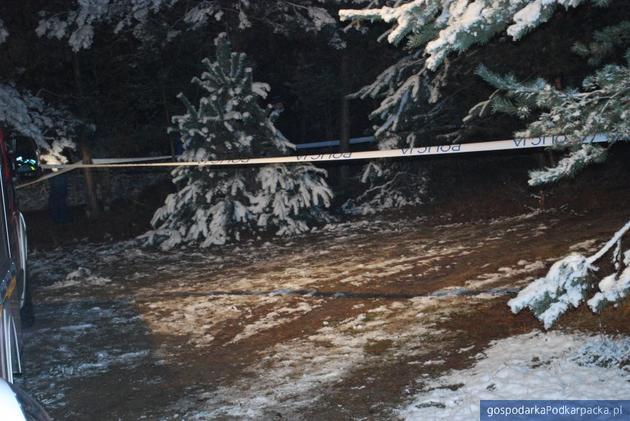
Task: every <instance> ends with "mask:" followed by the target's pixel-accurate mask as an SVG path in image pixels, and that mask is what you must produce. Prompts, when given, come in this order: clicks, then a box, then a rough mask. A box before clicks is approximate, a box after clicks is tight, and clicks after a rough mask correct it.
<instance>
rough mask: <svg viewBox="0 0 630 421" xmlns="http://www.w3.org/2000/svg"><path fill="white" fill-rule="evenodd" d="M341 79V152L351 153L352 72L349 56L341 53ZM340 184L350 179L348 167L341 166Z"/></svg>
mask: <svg viewBox="0 0 630 421" xmlns="http://www.w3.org/2000/svg"><path fill="white" fill-rule="evenodd" d="M339 73H340V75H339V76H340V78H341V112H340V115H339V151H340V152H349V151H350V100H349V99H348V97H347V95H348V94H350V88H351V84H350V72H349V63H348V55H347V54H346V53H345V52H342V53H341V69H340V71H339ZM339 175H340V178H341V180H340V184H341V185H345V184H346V183H347V179H348V165H346V164H343V165H341V169H340V174H339Z"/></svg>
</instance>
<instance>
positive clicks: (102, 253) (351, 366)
mask: <svg viewBox="0 0 630 421" xmlns="http://www.w3.org/2000/svg"><path fill="white" fill-rule="evenodd" d="M623 218H624V215H608V216H607V217H606V218H604V217H602V216H581V217H572V218H571V217H566V216H563V217H562V218H561V217H559V216H556V215H553V214H542V215H529V216H523V217H514V218H506V219H501V220H496V221H491V222H483V223H478V224H466V225H464V224H451V225H442V226H430V225H429V224H427V223H426V222H425V221H424V220H422V219H417V220H401V221H398V222H394V223H385V222H378V221H369V223H368V222H367V221H365V222H357V223H348V224H336V225H331V226H328V227H326V228H325V229H322V230H320V231H318V232H315V233H312V234H310V235H308V236H307V237H306V238H304V239H301V240H294V241H292V242H286V241H285V242H283V241H280V240H278V241H276V242H274V243H273V244H270V243H265V244H249V245H245V246H240V247H236V248H234V247H232V248H225V249H224V250H223V251H222V252H221V253H217V252H216V251H212V252H204V253H199V252H186V251H179V252H173V253H161V252H155V251H146V250H142V249H139V248H137V247H136V246H135V245H134V244H133V243H130V242H127V243H117V244H108V245H90V244H81V245H78V246H76V247H73V248H71V249H56V250H53V251H47V252H39V253H35V254H34V256H33V267H32V275H33V277H34V278H35V279H36V280H37V282H38V283H39V284H40V285H41V286H40V287H39V288H38V290H37V291H36V296H35V300H36V304H37V319H38V322H37V324H36V326H35V327H34V328H33V329H31V330H30V331H29V332H27V335H26V338H25V341H26V353H27V354H26V370H27V374H26V375H25V376H24V378H23V379H22V380H21V382H22V384H23V386H24V387H25V388H26V389H28V390H30V391H31V392H33V393H35V395H36V396H37V397H38V398H40V399H41V400H42V401H43V402H44V404H45V405H46V406H47V407H48V408H49V409H50V410H51V412H52V413H53V415H55V416H56V417H58V418H59V419H117V418H118V417H120V418H121V419H143V418H144V419H177V418H180V417H181V418H183V419H242V418H251V419H269V418H278V419H285V418H286V419H365V418H373V417H375V418H381V419H382V418H397V417H405V416H406V417H409V418H411V419H431V418H434V419H438V418H442V417H444V419H457V417H458V416H459V417H460V418H461V419H469V418H466V416H468V417H470V413H466V412H462V411H464V410H470V408H469V407H470V404H474V402H472V401H474V400H475V399H474V398H475V396H476V395H475V394H478V393H479V390H477V389H475V386H474V385H475V384H476V385H479V384H480V382H479V381H478V378H479V377H478V376H484V375H487V374H488V368H487V367H490V365H489V364H495V363H496V364H495V365H494V367H497V366H498V365H500V364H506V367H509V369H511V370H521V371H527V370H530V372H531V373H530V374H531V376H530V378H534V379H535V378H540V377H541V376H542V378H543V379H544V376H546V375H551V374H550V373H551V372H550V371H549V370H552V369H554V370H561V369H566V367H565V366H560V367H559V368H558V367H556V365H554V364H555V363H554V364H551V363H550V364H542V363H541V364H540V365H538V366H537V367H543V368H542V369H540V368H537V367H533V366H531V364H529V365H528V361H529V362H531V359H532V358H534V357H536V358H539V359H540V360H545V359H546V360H545V361H558V360H562V361H564V360H565V359H566V360H567V362H566V364H573V365H574V366H575V367H586V366H587V365H588V364H586V363H584V361H586V360H588V358H587V357H584V358H582V357H580V355H583V354H584V352H582V351H581V350H582V349H583V346H586V345H588V343H589V341H592V338H589V336H588V335H583V334H582V335H581V334H572V335H568V334H562V333H560V332H554V333H553V334H551V336H548V335H542V334H535V333H529V332H531V331H532V330H533V329H535V328H538V325H537V324H536V323H535V322H534V321H533V320H532V318H531V317H529V316H528V315H519V316H518V317H517V316H513V315H511V313H510V312H509V309H508V308H507V306H506V305H505V302H506V301H507V299H508V298H509V296H510V295H511V294H512V293H513V292H514V291H516V290H517V289H518V288H519V287H520V286H522V285H524V284H525V283H526V282H527V281H529V280H531V279H533V278H534V277H535V276H539V275H541V274H542V273H544V272H545V269H546V267H548V265H549V262H550V261H552V260H553V259H555V258H558V257H561V256H562V255H564V254H566V253H567V252H568V251H569V247H570V246H571V245H572V244H575V243H580V242H582V243H583V244H582V247H584V248H594V247H595V246H596V245H597V243H598V241H592V240H593V239H596V240H602V239H604V238H605V237H606V234H608V233H609V232H610V231H611V230H612V231H614V229H615V226H616V225H615V224H617V223H618V221H622V220H623ZM611 227H612V228H611ZM513 335H521V336H518V337H517V339H508V340H507V341H508V342H502V341H501V340H502V339H503V338H506V337H510V336H513ZM564 336H566V338H567V339H566V340H564V339H562V338H564ZM493 340H497V341H498V342H492V343H491V341H493ZM510 340H511V341H513V342H509V341H510ZM547 340H551V341H561V342H562V341H564V342H563V343H566V346H565V347H564V348H560V349H556V350H554V351H553V352H547V353H540V355H538V354H536V352H537V351H536V349H537V347H538V348H540V341H547ZM606 340H608V339H606ZM610 341H612V342H610V343H612V344H613V345H614V346H616V347H617V348H616V349H617V351H615V352H617V354H615V358H616V359H614V358H613V359H614V361H613V362H609V363H608V364H607V365H606V368H602V367H601V364H599V365H597V364H595V365H596V367H594V366H592V365H593V364H591V366H588V367H586V368H585V370H591V371H589V372H588V373H587V372H585V373H583V375H585V376H586V375H591V376H595V377H594V378H597V375H600V374H601V375H611V374H612V375H614V376H615V378H616V379H618V382H619V384H616V387H617V389H618V390H622V391H623V392H624V393H625V392H626V391H625V390H624V389H623V385H628V384H630V383H628V379H630V376H629V373H628V371H627V368H628V363H630V356H629V355H628V354H629V353H630V351H629V350H630V346H626V345H627V342H623V341H624V339H623V338H621V339H619V338H617V339H616V340H614V341H613V340H610ZM528 344H529V345H528ZM624 344H625V345H624ZM613 345H611V346H613ZM489 346H490V348H488V347H489ZM614 346H613V347H614ZM510 347H516V348H518V349H520V350H521V351H520V352H521V353H520V354H518V355H517V354H515V357H514V358H515V359H514V361H513V364H512V365H510V364H511V363H510V361H506V360H505V358H504V359H503V360H501V359H500V358H498V359H496V361H495V360H491V359H492V358H493V356H496V355H499V354H500V352H499V351H493V350H495V349H496V350H505V349H512V348H510ZM484 350H485V352H486V353H485V354H483V353H480V352H482V351H484ZM493 352H494V353H493ZM528 352H530V354H531V355H530V354H528ZM563 353H564V354H563ZM587 354H588V353H586V354H584V355H587ZM613 354H614V353H613ZM565 356H566V357H565ZM624 356H626V357H627V359H625V360H624V358H625V357H624ZM580 358H581V359H580ZM611 358H612V357H611ZM569 360H570V361H569ZM484 361H490V362H486V363H484ZM571 361H572V362H571ZM624 361H625V362H624ZM484 364H486V365H485V366H484ZM497 364H498V365H497ZM484 367H486V368H484ZM624 367H625V371H624ZM509 369H506V371H505V373H511V372H510V371H509ZM545 370H547V371H545ZM597 370H601V372H600V371H597ZM575 371H576V372H579V370H577V369H576V370H575ZM491 374H492V373H491ZM476 376H477V377H476ZM502 376H503V375H502V374H501V375H499V377H500V378H492V379H487V380H488V384H487V385H485V386H484V387H486V386H487V387H489V389H484V390H486V392H487V393H486V398H491V397H492V396H501V397H503V398H505V397H509V396H511V397H513V398H518V397H525V396H523V395H522V394H521V393H523V392H522V391H523V390H524V389H523V388H525V389H526V388H527V385H524V386H517V385H514V384H512V382H511V381H509V380H505V377H504V376H503V377H502ZM512 377H513V376H512ZM507 378H508V379H509V378H510V377H507ZM501 379H504V380H501ZM469 380H470V381H472V383H471V384H470V385H468V383H467V381H469ZM569 380H570V379H569ZM569 380H566V381H569ZM624 382H625V383H624ZM454 384H457V385H460V384H461V385H462V386H457V387H453V385H454ZM484 384H485V383H484ZM491 385H492V386H491ZM620 385H621V386H620ZM561 386H562V385H561V384H559V385H555V386H554V387H556V389H555V390H556V391H557V393H558V394H559V395H562V393H563V389H562V387H561ZM519 387H520V389H519ZM585 390H586V389H585ZM564 391H565V392H566V393H570V394H571V396H578V395H579V394H580V393H586V392H585V391H584V390H578V389H566V390H564ZM628 392H629V393H630V387H629V388H628ZM514 394H516V395H518V396H515V395H514ZM582 397H587V396H582ZM427 402H429V403H428V404H427ZM477 403H478V402H477ZM462 405H463V406H462ZM464 406H465V408H464ZM473 406H474V405H473ZM462 408H464V409H462ZM427 411H428V412H427ZM458 414H459V415H458ZM461 414H464V415H461ZM466 414H468V415H466Z"/></svg>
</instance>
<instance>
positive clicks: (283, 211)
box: [147, 34, 332, 249]
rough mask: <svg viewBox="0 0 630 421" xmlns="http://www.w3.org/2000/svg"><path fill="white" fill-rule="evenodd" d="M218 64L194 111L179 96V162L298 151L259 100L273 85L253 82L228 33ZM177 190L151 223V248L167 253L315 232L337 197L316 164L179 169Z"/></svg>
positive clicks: (209, 70)
mask: <svg viewBox="0 0 630 421" xmlns="http://www.w3.org/2000/svg"><path fill="white" fill-rule="evenodd" d="M215 45H216V60H215V61H210V60H208V59H204V60H203V64H204V65H205V66H206V70H205V71H204V72H203V73H202V75H201V77H199V78H194V79H193V83H194V84H196V85H197V86H199V87H200V88H201V89H202V91H203V96H202V97H201V99H200V100H199V104H198V105H197V106H194V105H193V104H192V103H191V102H190V101H189V100H188V99H187V98H186V97H185V96H184V95H183V94H180V95H179V97H180V99H181V100H182V102H183V103H184V105H185V106H186V110H187V113H186V114H184V115H180V116H176V117H174V118H173V122H174V123H175V124H176V126H175V127H174V128H172V131H174V132H176V133H178V134H179V136H180V138H181V141H182V143H183V147H184V152H183V153H182V154H181V156H180V157H179V160H180V161H205V160H216V159H230V158H251V157H256V156H262V155H278V154H281V153H284V152H287V151H290V150H293V149H294V148H295V147H294V146H293V145H292V144H291V143H290V142H289V141H288V140H287V139H286V138H285V137H284V136H282V134H281V133H280V132H279V131H278V130H277V129H276V128H275V127H274V126H273V124H272V122H271V121H270V119H269V118H268V116H267V113H266V111H265V110H264V109H263V108H262V107H261V106H260V105H259V103H258V101H259V100H260V99H261V98H265V97H266V95H267V92H268V91H269V86H268V85H267V84H264V83H260V82H254V81H253V79H252V68H251V67H248V66H247V63H246V55H245V54H243V53H235V52H232V50H231V46H230V43H229V41H228V38H227V35H226V34H221V35H219V36H218V37H217V38H216V40H215ZM172 174H173V182H174V183H175V185H176V186H177V187H178V191H177V193H173V194H170V195H169V196H168V197H167V198H166V201H165V204H164V206H162V207H161V208H160V209H158V210H157V211H156V213H155V215H154V216H153V220H152V221H151V223H152V225H153V227H154V230H153V231H151V232H149V233H148V235H147V238H148V241H149V243H151V244H160V246H161V247H162V248H163V249H168V248H171V247H174V246H177V245H180V244H183V243H198V244H199V245H200V246H202V247H208V246H210V245H220V244H224V243H226V242H228V241H230V240H238V239H239V238H240V236H241V234H243V233H246V232H247V233H255V232H258V231H269V230H273V231H275V233H276V234H278V235H287V234H296V233H301V232H304V231H306V230H307V229H308V224H309V222H311V221H315V220H322V219H324V218H325V213H324V212H323V211H322V210H321V207H322V206H329V204H330V198H331V197H332V193H331V190H330V189H329V188H328V185H327V184H326V181H325V180H324V177H325V176H326V171H325V170H322V169H318V168H316V167H314V166H312V165H310V164H299V165H291V166H282V165H269V166H264V167H253V166H242V167H229V168H224V169H223V168H221V169H214V168H208V167H179V168H177V169H175V170H174V171H173V173H172Z"/></svg>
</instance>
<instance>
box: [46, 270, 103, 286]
mask: <svg viewBox="0 0 630 421" xmlns="http://www.w3.org/2000/svg"><path fill="white" fill-rule="evenodd" d="M111 281H112V280H111V279H109V278H103V277H101V276H96V275H94V274H92V271H91V270H90V269H87V268H84V267H79V268H78V269H77V270H74V271H72V272H70V273H69V274H68V275H66V277H65V279H64V280H63V281H59V282H55V283H54V284H52V285H48V286H46V287H44V288H46V289H60V288H68V287H79V286H81V287H87V286H105V285H107V284H109V283H110V282H111Z"/></svg>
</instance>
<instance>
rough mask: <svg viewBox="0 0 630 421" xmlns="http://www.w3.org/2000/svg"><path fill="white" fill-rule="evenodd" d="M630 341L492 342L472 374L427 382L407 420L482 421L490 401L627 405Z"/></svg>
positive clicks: (551, 335) (537, 336) (558, 336)
mask: <svg viewBox="0 0 630 421" xmlns="http://www.w3.org/2000/svg"><path fill="white" fill-rule="evenodd" d="M629 351H630V338H628V337H621V338H612V337H606V336H595V337H592V336H586V335H583V334H578V333H575V334H569V333H562V332H548V333H540V332H532V333H528V334H524V335H519V336H513V337H510V338H507V339H502V340H498V341H494V342H492V343H491V345H490V347H489V348H488V349H487V350H485V351H484V353H483V354H480V355H479V356H478V357H479V360H478V361H477V362H476V363H475V365H474V366H473V367H471V368H469V369H465V370H456V371H451V372H450V373H448V374H447V375H445V376H443V377H440V378H438V379H434V380H431V381H429V382H426V380H425V379H423V380H422V381H423V382H426V383H424V384H423V387H422V389H423V391H422V392H421V393H420V394H418V395H417V396H416V397H415V398H414V399H413V401H412V402H410V403H408V404H407V405H405V406H404V407H403V408H401V409H399V411H398V415H400V416H401V417H402V418H404V419H408V420H429V419H430V420H440V419H444V420H455V421H457V420H461V421H468V420H471V419H479V401H480V400H482V399H483V400H488V399H495V400H500V399H627V398H628V396H629V394H630V370H628V366H627V365H628V362H629V358H630V352H629Z"/></svg>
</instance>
